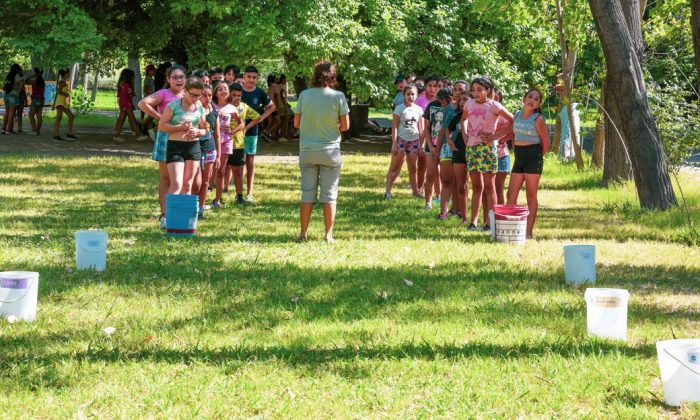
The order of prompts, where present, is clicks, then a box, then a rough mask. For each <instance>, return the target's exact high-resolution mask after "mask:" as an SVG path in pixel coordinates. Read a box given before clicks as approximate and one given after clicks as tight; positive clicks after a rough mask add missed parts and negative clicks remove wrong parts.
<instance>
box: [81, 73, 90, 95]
mask: <svg viewBox="0 0 700 420" xmlns="http://www.w3.org/2000/svg"><path fill="white" fill-rule="evenodd" d="M89 81H90V73H89V72H88V66H83V80H82V82H83V99H86V98H87V92H88V82H89Z"/></svg>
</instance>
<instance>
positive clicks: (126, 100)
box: [114, 68, 148, 143]
mask: <svg viewBox="0 0 700 420" xmlns="http://www.w3.org/2000/svg"><path fill="white" fill-rule="evenodd" d="M135 81H136V74H135V73H134V71H133V70H131V69H128V68H126V69H122V71H121V73H119V79H118V81H117V103H118V104H119V116H118V117H117V123H116V125H115V126H114V141H115V142H117V143H124V141H125V140H124V139H123V138H122V136H121V132H122V127H124V120H128V121H129V126H130V127H131V132H132V133H133V134H134V138H135V139H136V141H144V140H148V136H144V135H141V132H140V130H139V125H138V124H137V123H136V117H135V116H134V96H136V93H135V92H134V83H135ZM142 112H143V111H142Z"/></svg>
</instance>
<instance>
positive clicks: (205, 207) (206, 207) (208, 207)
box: [202, 204, 211, 210]
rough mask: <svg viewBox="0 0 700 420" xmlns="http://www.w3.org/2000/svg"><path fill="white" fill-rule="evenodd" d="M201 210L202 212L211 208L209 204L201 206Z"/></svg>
mask: <svg viewBox="0 0 700 420" xmlns="http://www.w3.org/2000/svg"><path fill="white" fill-rule="evenodd" d="M202 208H203V209H204V210H209V209H211V206H210V205H209V204H205V205H203V206H202Z"/></svg>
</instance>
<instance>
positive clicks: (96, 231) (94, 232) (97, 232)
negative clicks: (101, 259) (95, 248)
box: [73, 229, 109, 239]
mask: <svg viewBox="0 0 700 420" xmlns="http://www.w3.org/2000/svg"><path fill="white" fill-rule="evenodd" d="M83 235H104V237H105V238H109V235H108V234H107V232H106V231H104V230H100V229H90V230H77V231H75V233H74V234H73V236H74V237H75V239H78V236H83Z"/></svg>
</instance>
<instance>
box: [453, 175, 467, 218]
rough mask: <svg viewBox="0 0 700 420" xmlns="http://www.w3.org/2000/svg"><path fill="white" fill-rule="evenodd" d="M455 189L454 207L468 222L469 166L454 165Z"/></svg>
mask: <svg viewBox="0 0 700 420" xmlns="http://www.w3.org/2000/svg"><path fill="white" fill-rule="evenodd" d="M452 172H453V173H454V187H453V188H452V190H453V193H452V197H453V198H452V199H453V201H454V203H455V204H454V205H453V207H455V208H456V210H457V211H458V212H459V214H461V215H462V219H463V220H467V195H468V193H469V182H467V165H466V164H464V163H453V164H452Z"/></svg>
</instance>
